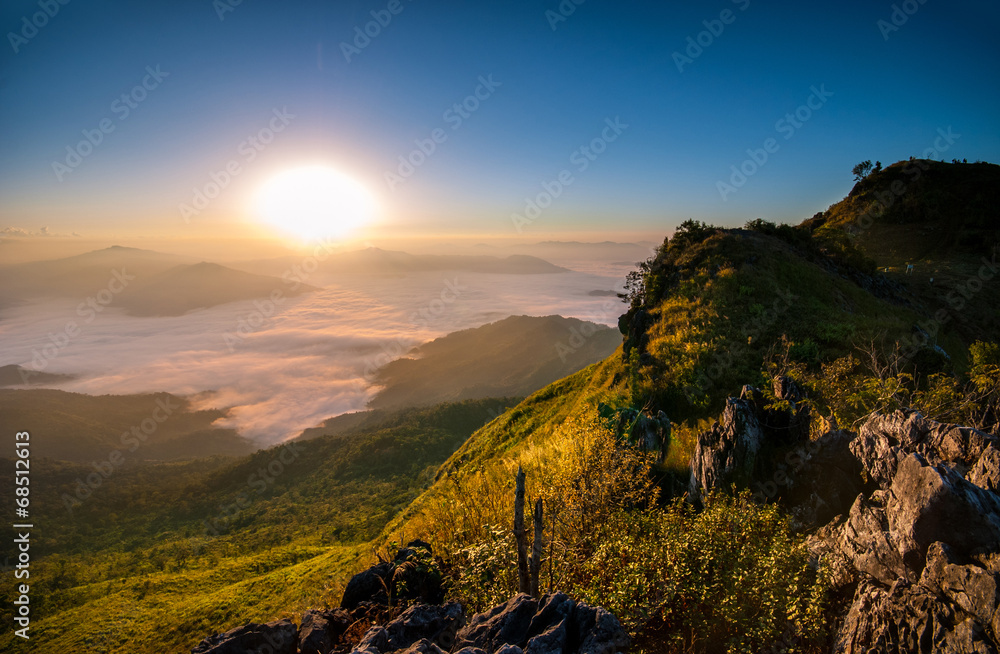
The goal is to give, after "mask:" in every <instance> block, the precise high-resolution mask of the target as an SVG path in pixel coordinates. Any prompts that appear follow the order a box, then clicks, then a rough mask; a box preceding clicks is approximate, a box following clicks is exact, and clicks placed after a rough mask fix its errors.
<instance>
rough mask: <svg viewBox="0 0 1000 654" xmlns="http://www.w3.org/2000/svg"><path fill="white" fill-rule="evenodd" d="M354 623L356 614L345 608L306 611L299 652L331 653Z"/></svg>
mask: <svg viewBox="0 0 1000 654" xmlns="http://www.w3.org/2000/svg"><path fill="white" fill-rule="evenodd" d="M352 624H354V616H352V615H351V614H350V613H348V612H347V611H345V610H343V609H334V610H332V611H318V610H315V609H314V610H309V611H306V612H305V614H303V616H302V624H301V625H300V626H299V634H298V640H299V651H298V654H329V652H330V650H331V649H333V646H334V645H336V644H337V643H338V642H340V637H341V636H342V635H343V634H344V632H346V631H347V629H348V628H349V627H350V626H351V625H352Z"/></svg>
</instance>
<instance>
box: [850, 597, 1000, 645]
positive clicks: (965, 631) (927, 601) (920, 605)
mask: <svg viewBox="0 0 1000 654" xmlns="http://www.w3.org/2000/svg"><path fill="white" fill-rule="evenodd" d="M834 652H836V653H837V654H868V653H869V652H879V653H880V654H914V653H916V652H920V653H924V652H926V653H927V654H931V653H932V652H933V653H939V652H955V653H959V652H961V653H963V654H966V653H968V654H973V653H975V654H992V653H995V652H996V648H995V646H994V645H993V642H992V641H991V639H990V637H989V635H988V634H986V633H985V632H984V630H983V627H982V625H981V624H980V623H978V622H976V621H975V620H974V619H972V618H970V617H965V616H964V615H963V614H961V613H958V612H956V611H954V610H953V609H951V608H950V607H949V606H948V605H947V604H946V603H944V602H941V601H940V599H939V598H938V597H937V596H936V595H934V593H932V592H930V591H928V590H927V589H926V588H924V587H923V586H920V585H913V584H911V583H909V582H906V581H903V580H899V581H897V582H895V583H894V584H893V585H892V586H891V587H890V588H888V589H886V588H883V587H882V586H880V585H878V584H875V583H872V582H870V581H867V580H865V581H863V582H862V583H861V584H859V585H858V589H857V592H856V593H855V596H854V601H853V602H852V603H851V606H850V608H849V609H848V611H847V615H846V616H845V618H844V623H843V625H842V627H841V628H840V630H839V632H838V633H837V637H836V642H835V645H834Z"/></svg>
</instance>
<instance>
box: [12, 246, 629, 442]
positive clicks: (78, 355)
mask: <svg viewBox="0 0 1000 654" xmlns="http://www.w3.org/2000/svg"><path fill="white" fill-rule="evenodd" d="M576 264H577V266H576V267H577V268H583V269H586V271H584V272H581V271H579V270H576V271H573V272H567V273H559V274H544V275H495V274H481V273H462V272H452V273H445V272H434V273H430V272H428V273H418V274H409V275H405V276H362V275H351V276H340V277H337V278H334V277H332V276H331V277H327V278H321V277H320V276H318V275H317V276H315V277H313V278H310V279H308V283H309V284H312V285H314V286H320V287H321V290H319V291H318V292H315V293H310V294H306V295H303V296H299V297H295V298H286V299H284V300H283V301H282V302H280V303H279V304H278V305H276V306H274V307H273V310H270V308H269V305H268V304H267V303H266V302H261V301H259V300H258V301H256V302H255V301H241V302H233V303H229V304H225V305H221V306H216V307H213V308H209V309H202V310H197V311H193V312H190V313H188V314H186V315H183V316H176V317H153V318H148V317H133V316H129V315H126V314H124V313H123V312H122V310H120V309H116V308H115V307H114V305H113V303H112V305H110V306H109V307H107V308H106V309H105V310H104V311H102V312H100V313H99V314H97V315H96V316H95V317H94V318H93V320H92V321H91V322H90V323H89V324H87V323H85V322H84V321H83V320H82V319H81V317H80V316H79V315H78V314H77V306H78V304H79V302H80V299H74V300H69V299H47V300H37V301H34V302H31V303H29V304H25V305H20V306H17V307H12V308H8V309H7V310H6V311H4V313H3V315H2V317H0V342H2V343H3V360H0V365H5V364H10V363H16V364H20V365H22V366H25V367H28V368H35V367H37V366H35V365H33V364H32V361H33V359H34V358H35V357H36V355H37V353H38V352H40V351H41V350H42V349H44V348H45V347H46V346H47V345H49V344H50V342H51V341H50V338H49V336H48V335H49V334H50V333H51V334H58V333H59V332H63V331H64V328H65V326H66V323H67V322H68V321H70V320H73V321H76V322H77V323H78V326H79V327H80V333H79V334H77V335H76V336H74V337H73V338H72V339H71V340H70V341H69V343H67V344H65V346H64V347H61V348H59V350H58V353H57V354H56V356H54V357H51V358H48V359H47V360H46V361H47V362H46V365H45V368H44V370H45V372H50V373H66V374H72V375H76V379H74V380H72V381H69V382H65V383H61V384H58V385H54V386H52V387H54V388H60V389H62V390H66V391H73V392H80V393H88V394H92V395H101V394H133V393H145V392H156V391H167V392H170V393H174V394H176V395H184V396H193V397H194V398H195V401H196V406H197V407H198V408H228V409H229V413H228V417H227V418H226V419H224V420H222V421H220V422H219V423H218V424H219V426H222V427H233V428H235V429H237V430H239V432H240V433H241V434H243V435H244V436H245V437H247V438H250V439H252V440H253V441H255V442H257V443H259V444H260V445H270V444H273V443H276V442H280V441H281V440H284V439H286V438H290V437H293V436H295V435H297V434H298V433H299V432H301V431H302V430H303V429H305V428H307V427H312V426H315V425H317V424H319V423H320V422H322V421H323V420H325V419H327V418H330V417H332V416H336V415H339V414H342V413H345V412H350V411H358V410H362V409H364V408H365V404H366V402H367V401H368V399H369V398H370V397H371V395H372V394H373V392H374V389H373V388H372V387H371V385H370V383H369V379H370V376H371V372H372V371H373V370H374V368H375V367H377V366H378V365H382V364H384V363H386V362H388V360H390V359H392V358H396V357H398V356H400V355H401V354H402V353H405V352H406V351H408V350H409V349H410V348H411V347H413V346H416V345H419V344H421V343H424V342H427V341H429V340H432V339H434V338H438V337H440V336H444V335H446V334H448V333H450V332H453V331H456V330H459V329H466V328H470V327H478V326H480V325H483V324H486V323H489V322H493V321H496V320H500V319H503V318H506V317H507V316H510V315H535V316H544V315H552V314H558V315H562V316H566V317H574V318H580V319H583V320H592V321H594V322H599V323H602V324H606V325H609V326H614V325H616V321H617V317H618V315H619V314H620V313H622V312H623V311H624V308H625V307H624V305H622V304H621V302H620V300H618V299H617V298H614V297H607V296H595V295H590V294H589V293H590V292H591V291H598V290H603V291H610V290H620V289H621V284H622V281H623V279H624V276H625V274H626V273H627V272H628V270H629V269H630V266H628V265H624V264H610V263H608V262H600V263H598V262H576ZM563 265H566V264H565V263H564V264H563ZM456 289H457V290H456ZM81 299H82V298H81ZM265 314H269V315H266V316H265ZM49 352H50V353H51V352H52V349H51V348H50V349H49ZM36 361H37V359H36Z"/></svg>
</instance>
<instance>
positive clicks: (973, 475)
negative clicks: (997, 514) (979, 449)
mask: <svg viewBox="0 0 1000 654" xmlns="http://www.w3.org/2000/svg"><path fill="white" fill-rule="evenodd" d="M968 480H969V481H970V482H972V483H973V484H975V485H976V486H979V487H980V488H982V489H984V490H988V491H993V492H994V493H1000V449H998V448H997V447H995V446H994V445H993V444H991V445H990V446H989V447H987V448H986V449H985V450H984V451H983V453H982V454H981V455H980V456H979V459H978V460H977V461H976V463H975V465H973V466H972V470H970V471H969V475H968Z"/></svg>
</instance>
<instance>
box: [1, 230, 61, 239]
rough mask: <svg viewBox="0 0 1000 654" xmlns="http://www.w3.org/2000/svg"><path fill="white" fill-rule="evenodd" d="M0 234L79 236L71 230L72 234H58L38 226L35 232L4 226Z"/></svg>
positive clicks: (19, 236) (17, 235) (24, 236)
mask: <svg viewBox="0 0 1000 654" xmlns="http://www.w3.org/2000/svg"><path fill="white" fill-rule="evenodd" d="M0 236H7V237H9V238H36V237H45V236H55V237H59V238H66V237H69V236H80V235H79V234H78V233H76V232H73V233H72V234H59V233H57V232H53V231H52V230H51V229H49V228H48V227H40V228H39V229H38V231H37V232H32V231H29V230H27V229H22V228H20V227H4V228H3V229H0Z"/></svg>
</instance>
